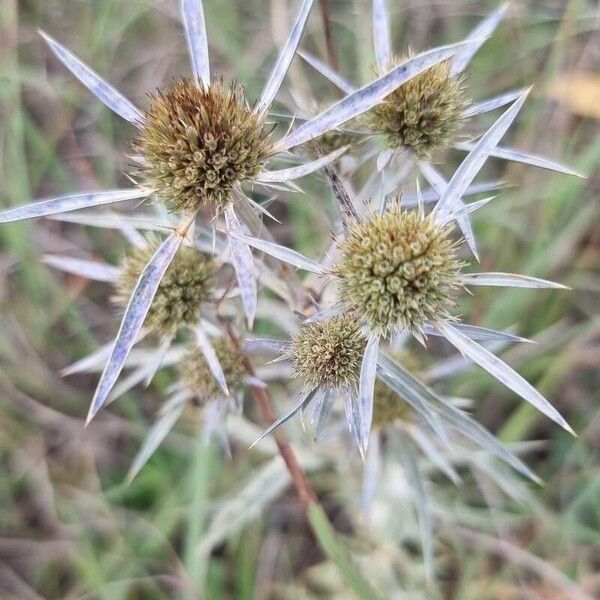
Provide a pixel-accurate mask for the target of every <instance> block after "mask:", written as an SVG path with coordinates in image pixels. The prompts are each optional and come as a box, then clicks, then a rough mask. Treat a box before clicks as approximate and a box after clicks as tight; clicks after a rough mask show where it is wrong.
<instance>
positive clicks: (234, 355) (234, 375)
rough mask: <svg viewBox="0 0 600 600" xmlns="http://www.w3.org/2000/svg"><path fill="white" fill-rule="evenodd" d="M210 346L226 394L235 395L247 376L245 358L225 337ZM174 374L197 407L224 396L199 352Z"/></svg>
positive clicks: (198, 350) (195, 352) (188, 357)
mask: <svg viewBox="0 0 600 600" xmlns="http://www.w3.org/2000/svg"><path fill="white" fill-rule="evenodd" d="M212 346H213V349H214V351H215V354H216V355H217V358H218V359H219V363H220V364H221V368H222V369H223V375H225V381H226V382H227V387H228V389H229V392H230V393H231V394H235V393H236V392H237V391H239V390H240V389H241V387H242V385H243V383H244V377H245V375H246V369H245V367H244V356H243V354H242V353H241V352H240V351H239V350H238V349H237V348H236V346H235V345H234V344H233V342H232V341H231V340H229V339H228V338H226V337H220V338H217V339H216V340H215V341H214V342H213V344H212ZM177 370H178V373H179V379H180V380H181V383H183V385H184V386H185V387H186V388H187V389H188V390H190V391H191V392H192V393H193V394H194V396H195V397H196V399H197V400H198V401H199V402H200V403H202V404H204V403H205V402H207V401H209V400H212V399H213V398H216V397H219V396H222V395H223V392H222V391H221V388H220V387H219V385H218V383H217V382H216V381H215V378H214V376H213V374H212V371H211V370H210V367H209V365H208V362H207V361H206V358H204V354H203V353H202V350H201V349H200V348H194V349H193V350H191V351H190V352H189V353H188V354H187V355H186V357H185V358H184V359H183V360H182V361H181V363H180V364H179V366H178V369H177Z"/></svg>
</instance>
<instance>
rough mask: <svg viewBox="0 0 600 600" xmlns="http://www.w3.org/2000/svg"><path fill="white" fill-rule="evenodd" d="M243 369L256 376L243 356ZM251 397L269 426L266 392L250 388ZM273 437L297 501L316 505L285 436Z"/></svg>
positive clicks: (271, 412)
mask: <svg viewBox="0 0 600 600" xmlns="http://www.w3.org/2000/svg"><path fill="white" fill-rule="evenodd" d="M224 324H225V327H226V328H227V333H228V335H229V337H230V338H231V340H232V341H233V343H234V344H235V345H236V346H237V348H238V349H241V344H240V340H239V338H238V337H237V335H236V333H235V332H234V331H233V328H232V327H231V325H230V323H229V322H225V323H224ZM244 367H245V368H246V372H247V373H248V375H252V376H254V377H255V376H256V373H255V371H254V368H253V367H252V364H251V363H250V360H249V359H248V358H247V357H246V356H244ZM251 390H252V396H253V397H254V399H255V400H256V402H257V403H258V407H259V409H260V412H261V414H262V417H263V420H264V421H265V424H266V425H271V424H272V423H273V422H274V421H275V420H276V419H277V415H276V414H275V411H274V410H273V405H272V403H271V398H270V397H269V394H268V392H267V391H266V390H265V389H264V388H261V387H258V386H254V385H253V386H251ZM273 435H274V436H275V443H276V444H277V449H278V450H279V454H280V455H281V458H283V461H284V462H285V466H286V468H287V470H288V472H289V474H290V477H291V479H292V483H293V485H294V488H295V490H296V493H297V495H298V499H299V500H300V503H301V504H302V507H303V508H304V509H308V507H309V506H310V505H311V504H312V503H318V500H317V495H316V493H315V491H314V489H313V488H312V486H311V484H310V481H309V480H308V477H307V476H306V473H305V472H304V469H303V468H302V466H301V465H300V462H299V461H298V458H297V457H296V454H295V453H294V451H293V449H292V447H291V446H290V443H289V442H288V441H287V439H286V438H285V436H284V435H283V433H282V432H281V431H276V432H274V434H273Z"/></svg>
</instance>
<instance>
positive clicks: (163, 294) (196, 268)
mask: <svg viewBox="0 0 600 600" xmlns="http://www.w3.org/2000/svg"><path fill="white" fill-rule="evenodd" d="M157 248H158V243H152V244H149V245H148V246H147V247H145V248H142V249H138V250H135V251H134V252H132V253H131V254H129V255H128V256H126V257H125V258H124V260H123V263H122V265H121V275H120V277H119V279H118V281H117V283H116V288H117V294H116V297H115V300H116V302H117V304H119V305H120V306H123V307H124V306H126V305H127V303H128V301H129V298H130V296H131V293H132V292H133V289H134V287H135V285H136V283H137V280H138V278H139V276H140V273H141V272H142V270H143V269H144V267H145V266H146V264H147V263H148V261H149V260H150V258H151V257H152V256H153V254H154V252H156V249H157ZM215 272H216V265H215V263H214V261H213V260H212V259H210V258H207V257H205V256H204V255H203V254H202V253H201V252H199V251H198V250H196V248H192V247H189V246H182V247H181V248H180V249H179V250H178V251H177V253H176V254H175V258H174V259H173V262H172V263H171V264H170V265H169V268H168V269H167V271H166V273H165V275H164V277H163V279H162V281H161V282H160V285H159V286H158V290H157V292H156V295H155V296H154V300H153V301H152V304H151V305H150V310H149V311H148V315H147V316H146V320H145V322H144V324H145V326H146V327H147V328H149V329H150V331H152V332H153V333H158V334H159V335H161V336H165V337H166V336H172V335H174V334H175V332H176V331H177V329H178V328H179V327H182V326H189V327H195V326H196V325H197V324H198V319H199V318H200V312H201V310H202V303H203V302H205V301H206V300H208V299H209V298H210V296H211V294H212V292H213V290H214V282H213V278H214V275H215Z"/></svg>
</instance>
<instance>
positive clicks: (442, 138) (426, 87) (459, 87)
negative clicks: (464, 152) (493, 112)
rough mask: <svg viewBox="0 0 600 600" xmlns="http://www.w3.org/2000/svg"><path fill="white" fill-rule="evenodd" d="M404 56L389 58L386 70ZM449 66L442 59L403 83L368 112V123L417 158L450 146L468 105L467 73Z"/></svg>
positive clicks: (389, 144) (392, 144) (388, 141)
mask: <svg viewBox="0 0 600 600" xmlns="http://www.w3.org/2000/svg"><path fill="white" fill-rule="evenodd" d="M403 60H406V59H405V58H400V59H396V60H392V61H390V62H389V64H388V65H386V68H385V69H384V72H387V71H388V70H390V69H392V68H393V67H394V66H395V65H397V64H398V63H399V62H402V61H403ZM450 67H451V65H450V63H449V62H444V63H440V64H438V65H435V66H433V67H431V69H428V70H427V71H425V72H424V73H421V74H420V75H418V76H417V77H413V78H412V79H411V80H410V81H407V82H406V83H405V84H403V85H401V86H400V87H399V88H398V89H397V90H395V91H394V92H392V93H391V94H390V95H389V96H388V97H387V98H386V99H385V100H384V101H383V102H381V103H380V104H378V105H377V106H376V107H375V108H373V110H371V111H370V112H369V113H368V114H367V115H366V116H365V119H364V120H365V123H366V125H367V127H368V128H369V129H370V130H372V131H373V132H374V133H378V134H382V135H384V136H385V144H386V146H387V147H388V148H394V149H395V148H400V147H407V148H410V149H411V150H412V151H413V152H414V154H415V156H417V158H428V157H429V156H430V155H431V153H432V152H433V151H435V150H438V149H440V148H445V147H447V146H448V145H449V144H450V142H451V141H452V140H453V139H454V137H455V134H456V133H457V131H458V130H459V128H460V125H461V122H462V114H463V112H464V111H465V109H466V108H467V106H468V105H469V100H468V99H467V95H466V93H465V88H464V85H463V84H464V77H463V76H461V75H457V76H453V75H452V74H451V70H450Z"/></svg>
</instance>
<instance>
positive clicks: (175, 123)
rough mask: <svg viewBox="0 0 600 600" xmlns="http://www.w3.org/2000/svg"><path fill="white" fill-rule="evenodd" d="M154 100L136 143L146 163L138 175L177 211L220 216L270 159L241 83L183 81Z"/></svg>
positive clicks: (266, 142)
mask: <svg viewBox="0 0 600 600" xmlns="http://www.w3.org/2000/svg"><path fill="white" fill-rule="evenodd" d="M151 100H152V103H151V105H150V108H149V109H148V110H147V112H146V120H145V124H144V127H143V129H142V132H141V135H140V137H139V139H138V140H137V141H136V142H135V143H134V148H135V149H136V151H137V152H139V154H140V155H141V157H142V159H143V160H142V162H141V166H140V167H139V170H138V172H137V175H138V176H140V177H141V178H142V183H143V184H144V185H146V186H147V187H149V188H151V189H153V190H155V191H156V194H157V196H158V197H159V198H160V199H161V200H163V201H165V202H166V203H168V204H169V205H171V206H173V207H174V208H175V209H177V210H182V211H194V210H197V209H198V208H200V207H202V206H209V207H211V208H213V209H214V210H215V211H216V212H217V213H219V212H221V211H222V210H223V208H224V207H225V206H226V205H227V203H228V202H230V201H231V191H232V189H233V187H234V185H235V184H236V183H240V182H242V181H246V180H248V179H252V178H253V177H254V176H256V175H257V174H258V173H259V172H260V171H261V170H262V168H263V166H264V164H265V162H266V161H267V159H268V157H269V155H270V154H271V148H272V145H271V143H270V142H269V133H270V129H269V128H268V127H265V126H264V124H263V123H261V121H260V119H259V116H258V115H257V114H256V113H255V112H254V111H252V110H251V108H250V107H249V105H248V103H247V102H246V99H245V95H244V90H243V88H242V87H241V86H239V85H237V84H233V85H231V86H229V87H227V86H225V85H224V84H223V82H222V81H219V80H216V81H213V82H212V83H211V85H210V86H198V85H196V84H195V83H194V82H193V81H191V80H189V79H182V80H181V81H179V82H178V83H175V84H173V85H171V86H170V87H168V88H166V89H165V90H163V91H159V92H158V93H157V95H156V96H153V97H151Z"/></svg>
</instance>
